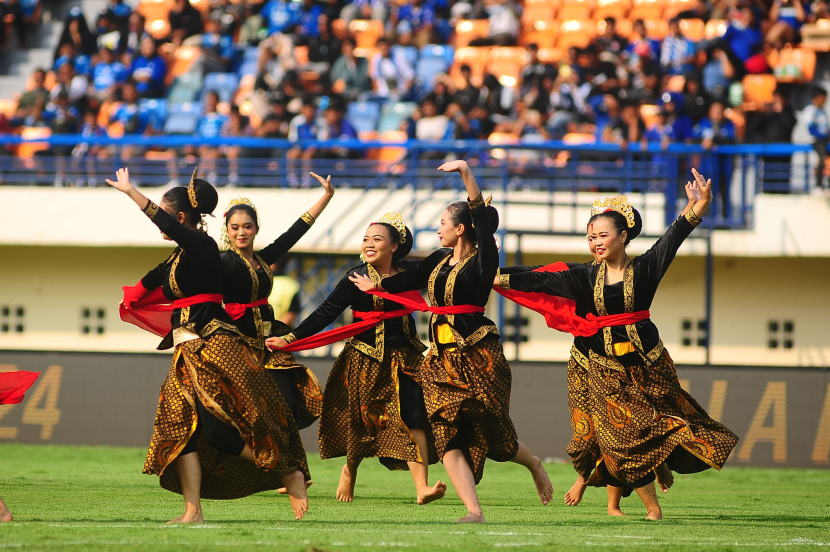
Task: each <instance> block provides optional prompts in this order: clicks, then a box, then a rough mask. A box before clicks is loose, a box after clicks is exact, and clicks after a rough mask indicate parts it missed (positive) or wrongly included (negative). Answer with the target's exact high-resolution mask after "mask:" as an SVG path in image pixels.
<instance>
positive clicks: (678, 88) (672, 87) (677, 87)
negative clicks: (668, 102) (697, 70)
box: [666, 75, 686, 92]
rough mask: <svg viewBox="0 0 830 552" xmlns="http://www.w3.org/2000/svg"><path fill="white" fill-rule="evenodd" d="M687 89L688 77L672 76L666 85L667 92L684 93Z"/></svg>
mask: <svg viewBox="0 0 830 552" xmlns="http://www.w3.org/2000/svg"><path fill="white" fill-rule="evenodd" d="M684 88H686V77H684V76H683V75H672V76H671V77H669V81H668V82H667V83H666V91H667V92H683V89H684Z"/></svg>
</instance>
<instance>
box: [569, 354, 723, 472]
mask: <svg viewBox="0 0 830 552" xmlns="http://www.w3.org/2000/svg"><path fill="white" fill-rule="evenodd" d="M602 360H603V359H602V358H601V357H596V356H595V355H592V356H591V359H590V360H589V364H588V371H587V378H588V388H589V390H588V393H589V394H590V395H589V396H590V403H589V404H588V408H589V409H590V410H589V412H590V414H591V415H592V416H593V419H594V434H595V437H596V442H597V444H598V445H599V449H600V451H601V455H602V458H601V460H602V464H604V466H601V468H604V469H607V470H608V471H609V472H610V474H611V475H613V476H614V477H616V478H617V479H618V480H620V481H622V482H627V483H634V482H636V481H637V480H639V479H642V478H643V477H645V476H647V475H648V474H649V473H650V472H651V471H652V470H653V469H654V468H655V467H656V466H658V465H660V464H662V463H663V462H667V464H668V467H669V469H671V470H672V471H674V472H677V473H696V472H700V471H703V470H706V469H708V468H715V469H716V470H719V469H721V468H722V467H723V465H724V463H725V462H726V459H727V458H728V457H729V453H730V452H731V451H732V449H733V448H734V447H735V445H736V444H737V442H738V437H737V435H735V434H734V433H732V432H731V431H730V430H729V429H727V428H726V427H725V426H724V425H723V424H721V423H720V422H717V421H715V420H713V419H712V418H710V417H709V415H708V414H707V413H706V411H705V410H703V408H701V406H700V405H699V404H698V403H697V401H695V399H694V398H693V397H692V396H691V395H689V393H687V392H686V391H684V390H683V389H682V388H681V387H680V382H679V381H678V379H677V370H676V369H675V366H674V362H673V361H672V359H671V357H670V356H669V353H668V351H664V352H663V355H662V356H661V357H660V358H659V359H658V360H657V361H656V362H654V363H653V364H651V365H648V366H647V365H636V366H630V367H625V368H624V369H623V370H619V369H615V368H614V367H612V366H609V365H607V363H605V362H602ZM572 419H573V417H572ZM585 464H586V467H587V461H586V462H585ZM580 473H582V472H580Z"/></svg>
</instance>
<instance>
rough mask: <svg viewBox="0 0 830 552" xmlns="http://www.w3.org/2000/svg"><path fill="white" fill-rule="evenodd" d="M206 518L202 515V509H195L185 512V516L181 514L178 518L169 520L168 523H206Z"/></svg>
mask: <svg viewBox="0 0 830 552" xmlns="http://www.w3.org/2000/svg"><path fill="white" fill-rule="evenodd" d="M204 522H205V518H204V517H203V516H202V512H201V510H197V511H193V512H185V513H184V515H183V516H179V517H177V518H176V519H171V520H170V521H168V522H167V523H168V524H171V523H204Z"/></svg>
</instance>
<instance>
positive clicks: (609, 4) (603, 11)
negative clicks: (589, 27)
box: [593, 0, 631, 19]
mask: <svg viewBox="0 0 830 552" xmlns="http://www.w3.org/2000/svg"><path fill="white" fill-rule="evenodd" d="M630 9H631V0H597V7H596V8H595V9H594V15H593V17H594V19H605V18H606V17H613V18H614V19H625V18H626V17H627V16H628V12H629V10H630Z"/></svg>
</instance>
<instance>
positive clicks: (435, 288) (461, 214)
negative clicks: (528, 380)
mask: <svg viewBox="0 0 830 552" xmlns="http://www.w3.org/2000/svg"><path fill="white" fill-rule="evenodd" d="M438 170H441V171H446V172H457V173H460V174H461V176H462V178H463V179H464V185H465V187H466V188H467V195H468V198H471V199H468V201H459V202H456V203H453V204H452V205H450V206H449V207H447V209H446V211H444V214H443V215H442V217H441V227H440V228H439V229H438V236H439V237H440V239H441V245H442V246H444V247H445V248H449V249H440V250H438V251H436V252H434V253H433V254H431V255H430V256H429V257H427V258H426V259H425V260H424V261H423V262H421V263H419V264H418V265H417V266H415V267H414V268H412V269H410V270H407V271H406V272H403V273H400V274H396V275H394V276H390V277H387V278H383V279H382V280H380V281H377V280H371V279H369V278H366V277H365V276H363V275H360V274H355V275H353V276H352V277H351V278H350V279H351V280H352V281H353V282H354V283H355V284H356V285H357V286H358V287H359V288H360V289H361V290H362V291H366V292H374V291H378V290H383V291H387V292H390V293H401V292H405V291H409V290H418V289H422V288H427V289H428V292H429V300H430V303H431V304H432V306H433V307H432V309H431V311H432V312H433V316H432V319H431V321H430V338H431V341H432V347H431V348H430V351H429V354H428V356H427V359H426V360H425V362H424V364H423V366H422V367H421V382H422V385H423V387H424V397H425V398H426V404H427V412H428V413H429V419H430V422H431V424H432V431H433V433H434V434H435V445H436V447H437V449H438V454H439V456H440V457H441V459H442V461H443V462H444V467H445V468H446V469H447V473H448V474H449V476H450V479H451V480H452V484H453V486H454V487H455V489H456V491H457V492H458V495H459V496H460V497H461V500H462V501H463V502H464V505H465V506H466V507H467V515H466V516H464V517H462V518H460V519H459V520H458V521H459V522H479V523H483V522H484V516H483V515H482V512H481V504H480V503H479V500H478V494H477V492H476V485H477V484H478V482H479V481H481V478H482V476H483V474H484V461H485V459H486V458H491V459H493V460H496V461H499V462H505V461H512V462H516V463H518V464H521V465H523V466H525V467H526V468H527V469H528V470H530V473H531V474H532V475H533V481H534V483H535V484H536V490H537V492H538V493H539V497H540V498H541V500H542V504H547V503H548V502H550V499H551V495H552V494H553V487H552V485H551V483H550V478H549V477H548V474H547V472H546V471H545V468H544V467H543V466H542V463H541V462H540V461H539V459H538V458H537V457H535V456H533V453H531V452H530V450H529V449H528V448H527V447H526V446H525V445H524V444H522V443H521V442H519V439H518V436H517V435H516V430H515V428H514V427H513V422H512V421H511V420H510V415H509V406H510V383H511V374H510V366H509V365H508V364H507V360H506V359H505V358H504V352H503V351H502V346H501V343H500V342H499V338H498V329H497V328H496V326H495V325H494V324H493V322H492V321H490V320H488V319H487V318H485V316H484V306H485V305H486V304H487V299H488V298H489V296H490V292H491V291H492V282H493V277H494V276H495V275H496V271H497V270H498V262H499V256H498V249H497V247H496V240H495V237H494V233H495V231H496V228H497V227H498V213H497V212H496V210H495V209H494V208H492V207H489V206H485V203H484V199H483V198H482V197H481V190H479V187H478V184H477V183H476V180H475V178H474V177H473V173H472V170H470V167H469V166H468V165H467V163H466V162H465V161H451V162H449V163H444V164H443V165H441V166H440V167H438ZM460 305H464V306H467V307H469V308H468V309H467V312H466V313H464V314H440V313H442V312H447V311H446V310H444V311H442V308H445V307H452V306H460ZM436 307H438V308H436Z"/></svg>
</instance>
